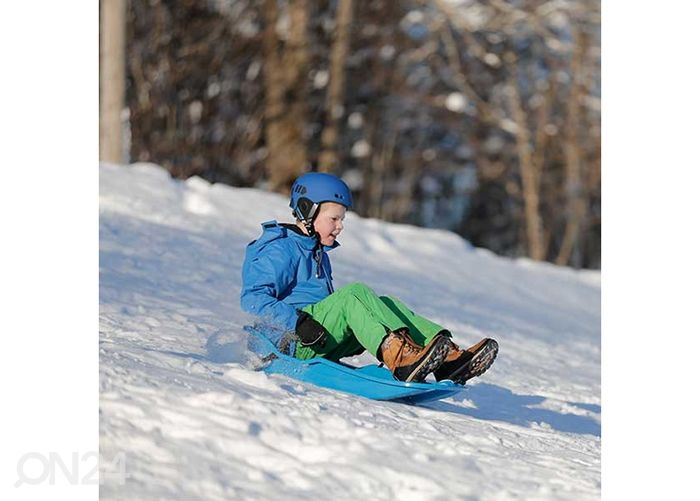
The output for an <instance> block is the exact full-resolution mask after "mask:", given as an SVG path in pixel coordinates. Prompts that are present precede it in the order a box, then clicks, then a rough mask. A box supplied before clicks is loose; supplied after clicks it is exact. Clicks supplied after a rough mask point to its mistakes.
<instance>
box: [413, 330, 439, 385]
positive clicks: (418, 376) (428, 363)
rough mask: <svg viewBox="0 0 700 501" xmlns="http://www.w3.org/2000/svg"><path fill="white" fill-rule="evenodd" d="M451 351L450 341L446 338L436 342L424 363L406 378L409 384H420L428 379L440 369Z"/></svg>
mask: <svg viewBox="0 0 700 501" xmlns="http://www.w3.org/2000/svg"><path fill="white" fill-rule="evenodd" d="M449 351H450V340H449V339H448V338H446V337H444V336H440V339H437V340H435V342H434V343H433V347H432V349H431V351H430V353H429V354H428V355H427V356H426V357H425V359H424V360H423V362H422V363H421V364H420V365H419V366H418V367H416V368H415V369H413V372H411V374H409V376H408V377H407V378H406V380H405V381H406V382H407V383H411V382H414V383H420V382H422V381H424V380H425V378H426V377H428V374H430V373H431V372H433V371H434V370H435V369H437V368H438V367H440V366H441V365H442V363H443V362H444V361H445V358H447V354H448V353H449Z"/></svg>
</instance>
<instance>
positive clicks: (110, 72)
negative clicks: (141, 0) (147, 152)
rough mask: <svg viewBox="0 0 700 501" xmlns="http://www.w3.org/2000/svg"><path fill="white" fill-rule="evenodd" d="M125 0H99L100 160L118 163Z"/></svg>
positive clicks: (124, 79) (124, 63)
mask: <svg viewBox="0 0 700 501" xmlns="http://www.w3.org/2000/svg"><path fill="white" fill-rule="evenodd" d="M125 33H126V0H100V160H104V161H107V162H114V163H121V162H123V161H124V158H123V156H124V155H123V153H122V152H123V146H122V120H121V113H122V109H123V108H124V93H125V92H124V91H125V87H126V56H125V47H126V44H125Z"/></svg>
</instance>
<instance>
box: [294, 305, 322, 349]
mask: <svg viewBox="0 0 700 501" xmlns="http://www.w3.org/2000/svg"><path fill="white" fill-rule="evenodd" d="M295 332H296V335H297V337H298V338H299V342H300V343H301V345H302V346H313V345H316V344H317V345H319V346H320V347H321V348H323V347H324V346H326V336H328V331H327V330H326V328H325V327H324V326H323V325H321V324H320V323H318V322H317V321H316V320H314V319H313V317H312V316H311V315H309V314H308V313H306V312H305V311H300V312H299V319H298V320H297V325H296V329H295Z"/></svg>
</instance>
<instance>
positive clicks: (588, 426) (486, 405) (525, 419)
mask: <svg viewBox="0 0 700 501" xmlns="http://www.w3.org/2000/svg"><path fill="white" fill-rule="evenodd" d="M466 390H467V391H466V392H465V393H464V397H460V396H459V395H458V396H456V397H453V398H454V400H461V401H471V402H472V403H473V404H474V405H475V406H476V408H473V407H462V406H459V405H454V404H451V403H448V402H432V403H429V404H424V405H423V407H427V408H430V409H433V410H436V411H443V412H445V411H446V412H454V413H456V414H461V415H464V416H469V417H473V418H476V419H485V420H490V421H505V422H507V423H511V424H515V425H518V426H525V427H529V426H530V424H531V423H544V424H546V425H548V426H550V427H551V428H552V429H554V430H557V431H562V432H566V433H579V434H584V435H595V436H597V437H600V423H599V422H598V421H596V420H594V419H592V418H590V417H588V416H579V415H576V414H561V413H559V412H556V411H552V410H549V409H538V408H533V407H532V406H533V405H537V404H540V403H542V402H543V401H544V400H545V397H540V396H536V395H517V394H515V393H513V392H512V391H510V390H508V389H507V388H501V387H500V386H496V385H493V384H488V383H480V384H477V385H474V386H469V387H467V389H466ZM571 405H574V406H576V407H579V408H581V409H585V410H588V411H592V412H596V413H600V406H599V405H595V404H584V403H573V402H572V403H571Z"/></svg>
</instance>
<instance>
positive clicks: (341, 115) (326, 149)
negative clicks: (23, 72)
mask: <svg viewBox="0 0 700 501" xmlns="http://www.w3.org/2000/svg"><path fill="white" fill-rule="evenodd" d="M108 1H112V0H102V3H101V7H102V9H103V11H104V8H105V4H106V3H108ZM102 30H103V31H104V25H103V28H102ZM126 33H127V37H126V82H127V87H126V102H125V108H127V109H128V118H127V119H125V120H124V125H125V127H126V128H127V132H128V134H127V137H128V139H129V144H128V151H129V154H128V158H124V159H123V161H132V162H133V161H151V162H155V163H158V164H160V165H163V166H164V167H166V168H167V169H168V170H169V171H170V172H171V174H172V175H173V176H176V177H180V178H186V177H188V176H192V175H199V176H201V177H203V178H205V179H208V180H210V181H212V182H214V181H216V182H224V183H229V184H232V185H235V186H257V187H262V188H267V189H273V190H278V191H281V192H285V191H286V190H288V188H289V185H290V184H291V181H292V180H293V179H294V178H295V177H296V176H297V175H299V174H301V173H303V172H306V171H309V170H321V171H326V172H332V173H334V174H337V175H339V176H341V177H343V178H344V179H345V181H346V182H347V183H348V184H349V185H350V186H351V188H352V189H353V192H354V195H355V196H356V210H357V211H358V212H359V213H360V214H361V215H363V216H369V217H377V218H381V219H384V220H388V221H396V222H405V223H411V224H417V225H422V226H428V227H434V228H444V229H449V230H452V231H455V232H457V233H459V234H460V235H463V236H464V237H465V238H467V239H468V240H470V241H471V242H472V243H473V244H474V245H477V246H480V247H486V248H489V249H491V250H493V251H495V252H497V253H499V254H502V255H508V256H529V257H531V258H533V259H537V260H547V261H551V262H556V263H558V264H562V265H569V266H573V267H577V268H578V267H587V268H599V267H600V227H601V218H600V216H601V215H600V206H601V201H600V195H601V188H600V5H599V1H598V0H550V1H534V0H532V1H531V0H488V1H486V0H483V1H478V0H411V1H408V0H367V1H363V2H360V1H356V0H319V1H311V0H247V1H246V0H242V1H237V0H180V1H177V2H175V1H163V0H129V1H128V2H127V8H126ZM101 64H102V65H104V64H105V63H104V61H102V63H101ZM103 78H104V77H103ZM261 217H262V216H261Z"/></svg>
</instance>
